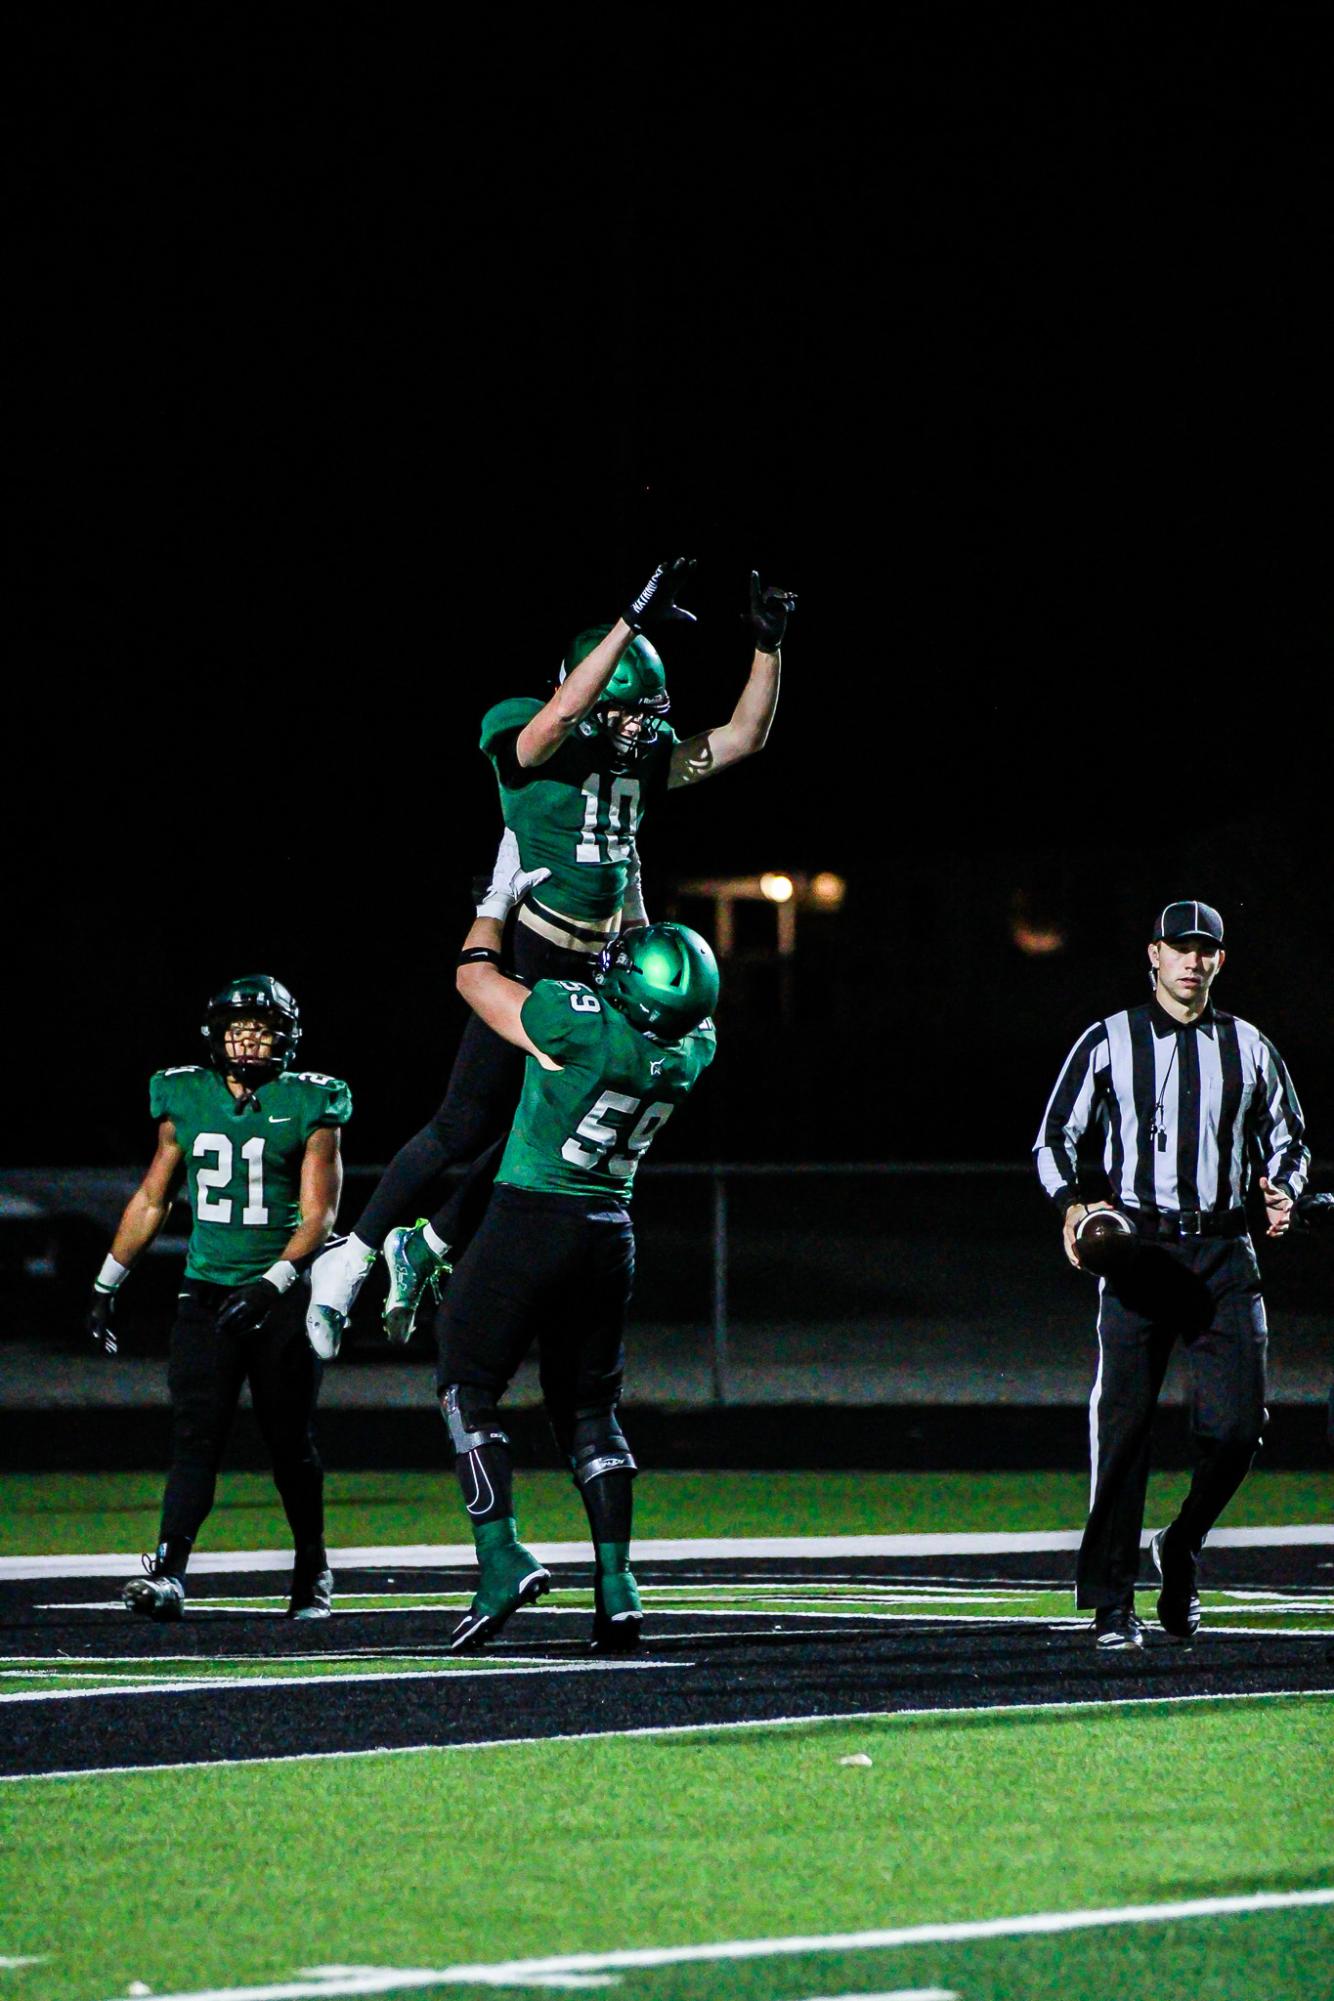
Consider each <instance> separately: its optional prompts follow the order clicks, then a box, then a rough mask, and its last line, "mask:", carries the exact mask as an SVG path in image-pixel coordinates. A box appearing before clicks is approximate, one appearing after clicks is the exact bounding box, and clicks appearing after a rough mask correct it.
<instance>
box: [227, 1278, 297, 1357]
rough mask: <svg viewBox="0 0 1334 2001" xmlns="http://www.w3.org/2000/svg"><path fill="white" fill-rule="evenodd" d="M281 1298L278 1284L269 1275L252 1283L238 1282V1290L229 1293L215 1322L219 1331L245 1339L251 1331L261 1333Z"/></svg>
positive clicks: (235, 1337)
mask: <svg viewBox="0 0 1334 2001" xmlns="http://www.w3.org/2000/svg"><path fill="white" fill-rule="evenodd" d="M281 1298H282V1294H281V1293H280V1292H279V1290H278V1288H277V1286H276V1285H271V1284H270V1283H269V1281H268V1279H266V1278H256V1279H252V1280H251V1281H250V1284H249V1285H238V1286H237V1288H236V1290H235V1292H229V1293H228V1294H227V1297H226V1298H225V1299H224V1300H223V1302H222V1305H221V1306H220V1307H219V1308H218V1317H217V1319H216V1321H215V1322H214V1325H215V1326H216V1328H217V1330H218V1332H219V1334H230V1335H231V1336H232V1337H233V1338H234V1339H235V1340H239V1341H244V1340H245V1339H246V1338H247V1336H248V1335H251V1334H258V1332H259V1330H260V1328H261V1327H262V1326H263V1325H264V1322H265V1321H266V1320H267V1319H268V1317H269V1315H270V1314H271V1313H272V1311H273V1309H274V1307H275V1306H276V1305H277V1304H278V1301H279V1300H280V1299H281Z"/></svg>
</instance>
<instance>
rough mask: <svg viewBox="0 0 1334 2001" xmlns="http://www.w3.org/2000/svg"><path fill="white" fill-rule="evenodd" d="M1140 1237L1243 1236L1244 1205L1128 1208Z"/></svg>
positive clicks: (1173, 1240) (1179, 1239) (1173, 1239)
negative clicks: (1240, 1206) (1239, 1206)
mask: <svg viewBox="0 0 1334 2001" xmlns="http://www.w3.org/2000/svg"><path fill="white" fill-rule="evenodd" d="M1126 1214H1127V1216H1129V1218H1130V1220H1131V1222H1132V1223H1133V1224H1134V1225H1135V1229H1136V1231H1137V1232H1138V1234H1139V1235H1140V1236H1141V1237H1152V1238H1156V1239H1158V1240H1160V1241H1161V1240H1162V1239H1166V1240H1167V1241H1168V1242H1169V1243H1180V1242H1182V1241H1183V1240H1184V1239H1186V1238H1189V1237H1244V1236H1245V1234H1246V1211H1245V1210H1244V1209H1127V1211H1126Z"/></svg>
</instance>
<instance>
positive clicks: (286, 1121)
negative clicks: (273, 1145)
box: [269, 1112, 293, 1126]
mask: <svg viewBox="0 0 1334 2001" xmlns="http://www.w3.org/2000/svg"><path fill="white" fill-rule="evenodd" d="M292 1116H293V1115H292V1113H291V1112H288V1113H286V1114H285V1115H284V1116H283V1117H282V1118H281V1119H275V1118H274V1116H273V1113H272V1112H270V1113H269V1124H270V1125H271V1126H290V1125H291V1123H292Z"/></svg>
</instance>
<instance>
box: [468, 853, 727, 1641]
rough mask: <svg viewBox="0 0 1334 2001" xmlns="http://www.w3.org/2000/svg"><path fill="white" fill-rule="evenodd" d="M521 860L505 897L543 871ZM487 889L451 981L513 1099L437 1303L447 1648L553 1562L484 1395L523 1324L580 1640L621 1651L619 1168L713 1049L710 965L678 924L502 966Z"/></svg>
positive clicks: (497, 1621) (626, 1236) (500, 1383)
mask: <svg viewBox="0 0 1334 2001" xmlns="http://www.w3.org/2000/svg"><path fill="white" fill-rule="evenodd" d="M545 879H546V878H545V872H544V871H543V870H540V869H539V870H536V871H532V872H522V871H521V872H520V873H519V875H518V876H517V878H515V880H514V881H513V882H512V883H511V885H510V888H511V891H512V893H513V895H514V897H515V899H516V901H517V899H518V898H519V897H521V896H522V895H523V894H524V893H525V891H527V890H529V889H532V888H534V887H537V886H539V885H541V884H543V883H544V882H545ZM497 901H498V899H497V898H496V897H495V896H494V895H492V896H488V898H487V899H486V900H485V903H484V904H483V905H482V906H481V907H480V908H479V911H478V915H477V920H476V922H475V923H474V924H473V927H472V929H471V930H470V931H469V933H468V936H467V938H466V940H465V941H464V946H463V951H462V954H461V956H460V958H459V965H458V975H457V979H458V989H459V992H460V993H461V994H462V995H463V998H464V999H465V1000H466V1001H467V1003H468V1005H469V1007H471V1008H472V1010H473V1012H474V1014H475V1015H476V1016H477V1018H478V1019H479V1020H481V1021H484V1022H486V1023H487V1024H488V1026H489V1027H490V1028H491V1030H492V1031H493V1032H494V1033H495V1034H496V1035H498V1036H500V1037H502V1038H503V1039H504V1041H505V1043H506V1044H507V1045H508V1046H509V1047H510V1048H513V1049H515V1050H517V1051H519V1052H520V1053H521V1055H522V1057H523V1058H524V1059H525V1060H524V1064H523V1088H522V1092H521V1095H520V1098H519V1106H518V1110H517V1111H516V1112H515V1114H514V1121H513V1125H512V1127H511V1129H510V1132H509V1136H508V1139H507V1141H506V1143H505V1150H504V1157H503V1159H502V1160H501V1163H500V1168H499V1172H498V1174H497V1176H496V1181H495V1186H494V1190H493V1192H492V1195H491V1199H490V1203H489V1205H488V1207H487V1210H486V1214H485V1217H484V1219H483V1221H482V1223H481V1225H480V1227H479V1229H478V1230H477V1233H476V1235H475V1236H474V1237H473V1238H472V1240H471V1242H470V1243H469V1245H468V1247H467V1249H466V1250H465V1251H464V1253H463V1255H462V1256H461V1258H460V1259H459V1263H458V1267H457V1269H456V1271H455V1273H454V1277H453V1280H452V1282H451V1284H450V1287H449V1291H448V1292H447V1294H446V1295H445V1303H444V1305H443V1306H442V1307H441V1308H440V1311H439V1313H438V1314H437V1316H436V1339H437V1346H438V1355H437V1369H436V1389H437V1393H438V1395H439V1399H440V1409H441V1413H442V1415H443V1417H444V1420H445V1424H446V1426H447V1427H448V1432H449V1442H450V1445H451V1446H452V1447H453V1451H454V1458H455V1467H456V1470H457V1473H458V1478H459V1485H460V1487H461V1488H462V1490H463V1499H464V1505H465V1507H466V1508H467V1510H468V1516H469V1520H470V1523H471V1527H472V1533H473V1540H474V1542H475V1544H476V1548H477V1560H478V1564H479V1566H480V1570H481V1579H480V1583H479V1586H478V1590H477V1594H476V1596H475V1598H474V1599H473V1602H472V1606H471V1608H470V1610H469V1612H468V1614H467V1616H466V1617H465V1618H464V1619H463V1620H462V1622H461V1623H460V1625H459V1626H458V1627H457V1629H456V1630H455V1632H454V1635H453V1638H452V1640H451V1642H450V1645H451V1648H452V1650H453V1651H455V1652H458V1651H461V1650H464V1649H469V1648H475V1647H478V1646H481V1645H482V1644H483V1643H484V1642H485V1641H486V1640H487V1639H488V1638H489V1637H490V1636H491V1635H492V1634H494V1633H497V1632H498V1631H499V1630H500V1628H501V1626H502V1625H503V1624H504V1622H505V1621H506V1619H508V1618H509V1616H510V1614H511V1613H512V1612H514V1611H516V1610H517V1609H518V1607H519V1606H520V1605H525V1604H527V1603H529V1602H530V1601H531V1600H532V1599H534V1598H537V1597H540V1596H541V1594H542V1593H543V1592H544V1591H546V1590H547V1589H548V1587H549V1585H550V1581H551V1580H550V1577H549V1575H548V1573H547V1572H546V1571H545V1570H544V1569H543V1568H542V1566H541V1564H540V1563H538V1562H537V1560H536V1558H535V1557H533V1556H532V1555H531V1554H530V1553H529V1551H528V1550H526V1549H525V1548H524V1547H523V1545H522V1544H521V1543H520V1542H519V1540H518V1536H517V1532H516V1523H515V1518H514V1501H513V1481H512V1466H511V1458H510V1446H509V1439H508V1437H507V1436H506V1433H505V1429H504V1425H503V1424H502V1422H501V1418H500V1414H499V1411H498V1409H497V1405H498V1404H499V1403H500V1400H501V1398H502V1397H503V1396H504V1394H505V1391H506V1389H507V1388H508V1386H509V1384H510V1382H511V1380H512V1378H513V1376H514V1372H515V1370H516V1369H517V1368H518V1366H519V1364H520V1362H521V1361H522V1360H523V1358H524V1356H525V1354H526V1353H527V1351H528V1349H529V1348H530V1347H531V1346H532V1344H533V1342H534V1340H536V1341H537V1343H538V1360H539V1375H540V1380H541V1384H542V1396H543V1400H544V1402H545V1404H546V1410H547V1415H548V1417H549V1418H550V1420H551V1427H552V1430H553V1431H554V1432H555V1435H556V1442H557V1445H558V1446H559V1448H560V1452H561V1454H562V1457H563V1458H564V1459H565V1461H566V1463H567V1465H568V1466H569V1467H570V1470H571V1472H572V1473H573V1475H574V1481H575V1485H576V1486H577V1487H578V1489H579V1494H580V1497H581V1499H582V1501H583V1504H584V1508H585V1511H586V1512H587V1515H588V1523H589V1528H590V1530H591V1532H592V1539H593V1549H594V1614H593V1644H594V1645H595V1647H597V1648H598V1649H600V1650H603V1651H609V1652H610V1651H614V1652H623V1651H626V1650H627V1649H629V1648H631V1647H633V1646H635V1645H636V1644H637V1643H638V1639H639V1629H640V1623H641V1618H642V1612H641V1607H640V1601H639V1592H638V1589H637V1588H636V1585H635V1579H634V1575H633V1572H632V1571H631V1569H630V1523H631V1504H632V1481H633V1479H634V1474H635V1462H634V1459H633V1457H632V1456H631V1453H630V1448H629V1446H628V1444H627V1443H626V1440H625V1436H624V1434H623V1432H622V1431H621V1427H620V1425H619V1423H618V1422H617V1417H616V1410H617V1405H618V1403H619V1401H620V1395H621V1375H622V1370H623V1367H624V1360H625V1351H624V1347H623V1333H624V1328H625V1311H626V1306H627V1304H628V1302H629V1298H630V1293H631V1288H632V1285H633V1281H634V1269H635V1239H634V1231H633V1229H632V1227H631V1222H630V1213H629V1203H630V1197H631V1194H632V1191H633V1188H634V1178H635V1170H636V1168H637V1167H638V1165H639V1163H640V1161H641V1160H642V1159H643V1157H644V1155H645V1153H646V1152H647V1151H648V1148H649V1146H650V1144H651V1142H652V1140H653V1137H654V1135H655V1134H656V1133H658V1132H660V1131H661V1130H662V1127H663V1126H664V1125H665V1124H666V1122H667V1120H668V1119H669V1118H670V1117H671V1115H672V1112H673V1111H674V1110H675V1109H676V1107H677V1105H679V1104H680V1103H681V1101H682V1100H683V1099H684V1098H685V1097H687V1096H688V1095H689V1093H690V1091H691V1090H692V1089H693V1087H694V1085H695V1084H696V1083H697V1082H698V1080H699V1078H700V1076H701V1075H702V1074H703V1072H704V1071H705V1069H707V1067H708V1065H709V1064H710V1063H711V1062H712V1061H713V1055H714V1042H715V1037H714V1028H713V1022H712V1021H711V1020H710V1018H709V1017H710V1015H711V1013H712V1010H713V1007H714V1004H715V1002H716V1001H717V998H718V967H717V965H716V963H715V961H714V957H713V953H712V952H711V951H710V949H709V947H708V945H707V944H706V943H705V941H704V939H703V938H701V937H700V936H699V934H698V933H697V932H695V931H691V930H688V929H687V928H686V926H685V925H684V924H650V925H647V926H641V927H637V928H635V929H633V930H631V931H629V932H628V933H625V934H624V935H622V936H619V937H614V938H610V939H608V941H607V942H606V944H605V945H604V946H603V949H602V952H601V954H600V955H599V957H598V958H597V959H596V960H594V961H592V962H590V964H589V966H588V979H587V980H539V981H538V982H537V984H536V985H535V986H534V987H533V988H532V990H531V991H529V989H528V988H527V987H526V986H524V985H523V984H522V983H521V982H520V981H518V980H515V979H512V978H510V977H509V975H508V974H507V973H506V972H505V970H504V962H503V958H502V954H501V937H502V931H503V920H504V917H505V915H506V914H507V913H505V912H504V911H502V910H500V909H498V908H497V907H496V906H497Z"/></svg>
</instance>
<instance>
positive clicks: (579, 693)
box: [515, 618, 634, 769]
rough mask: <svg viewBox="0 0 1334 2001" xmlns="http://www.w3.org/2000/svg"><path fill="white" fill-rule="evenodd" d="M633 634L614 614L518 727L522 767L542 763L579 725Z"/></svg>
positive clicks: (610, 675) (518, 751) (621, 619)
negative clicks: (547, 698) (608, 628)
mask: <svg viewBox="0 0 1334 2001" xmlns="http://www.w3.org/2000/svg"><path fill="white" fill-rule="evenodd" d="M633 638H634V633H633V632H632V631H631V629H630V627H629V626H628V625H627V624H626V622H625V620H624V619H623V618H618V619H617V621H616V623H615V625H613V627H612V629H611V631H610V632H609V633H608V634H607V636H606V638H605V639H602V640H599V642H598V644H597V645H596V646H595V647H594V648H593V651H592V652H591V653H590V654H588V655H587V656H586V658H584V659H583V660H581V661H580V662H579V664H578V666H577V667H572V668H571V669H570V671H569V673H568V674H567V675H566V676H565V679H564V680H563V681H562V682H561V684H560V686H559V687H558V688H557V690H556V692H555V694H554V695H553V696H552V697H551V699H550V701H549V702H548V703H547V704H546V707H545V708H543V709H542V710H540V711H539V713H538V714H537V715H535V716H534V717H533V719H532V721H531V722H530V723H526V724H525V725H524V727H523V728H522V729H521V730H520V731H519V735H518V739H517V741H516V743H515V755H516V756H517V758H518V761H519V763H520V764H521V765H522V766H523V767H524V768H525V769H530V768H531V767H532V766H533V765H535V764H544V763H545V762H546V760H547V759H548V758H549V757H550V756H551V755H552V753H553V752H554V751H557V750H559V748H560V746H561V745H562V744H563V743H564V741H565V739H566V737H568V736H569V735H570V734H571V732H572V731H573V730H576V729H577V728H578V727H579V724H580V723H581V722H582V721H583V720H584V718H585V716H587V715H588V714H589V712H590V711H591V710H592V709H593V708H594V707H595V705H596V704H597V703H598V702H599V701H600V700H601V699H602V696H603V695H604V694H605V693H606V689H607V683H608V681H610V679H611V677H612V675H613V674H614V673H615V672H616V669H617V667H618V666H619V665H620V662H621V655H622V654H623V653H624V652H625V649H626V647H627V646H628V645H629V644H630V641H631V640H632V639H633Z"/></svg>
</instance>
